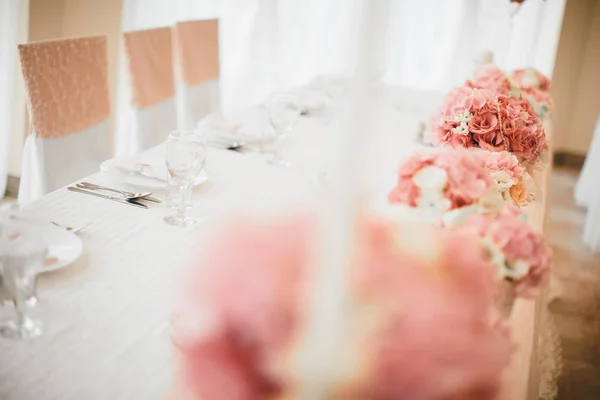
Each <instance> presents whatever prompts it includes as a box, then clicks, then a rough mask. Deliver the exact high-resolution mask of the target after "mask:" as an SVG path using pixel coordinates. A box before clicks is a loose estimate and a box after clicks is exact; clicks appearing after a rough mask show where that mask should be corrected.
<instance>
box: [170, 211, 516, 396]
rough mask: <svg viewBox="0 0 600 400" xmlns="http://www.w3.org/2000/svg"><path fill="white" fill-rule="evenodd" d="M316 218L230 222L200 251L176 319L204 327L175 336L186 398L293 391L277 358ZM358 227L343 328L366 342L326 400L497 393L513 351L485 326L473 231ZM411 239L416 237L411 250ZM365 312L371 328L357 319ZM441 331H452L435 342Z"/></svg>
mask: <svg viewBox="0 0 600 400" xmlns="http://www.w3.org/2000/svg"><path fill="white" fill-rule="evenodd" d="M315 222H316V221H315V219H314V218H311V217H300V218H291V219H284V220H280V221H277V222H276V223H270V224H269V223H267V224H266V223H256V222H250V221H238V222H237V223H236V224H235V225H233V226H231V227H230V228H229V229H227V230H226V231H225V232H224V234H223V235H220V236H217V237H216V238H215V242H214V243H213V245H212V246H210V247H209V248H208V251H206V252H204V253H203V255H202V259H201V260H202V266H203V267H202V268H198V269H195V270H196V271H200V273H198V274H193V275H192V276H191V277H187V281H186V291H185V292H187V295H188V296H187V305H186V309H187V312H188V314H187V317H186V318H192V319H193V318H194V317H198V316H203V317H202V318H201V319H203V320H204V329H203V330H202V331H201V333H199V334H197V335H189V334H188V335H187V338H186V340H185V341H182V340H179V341H177V345H178V347H179V348H180V350H181V356H182V360H183V370H182V371H183V373H184V374H185V378H186V379H185V380H184V382H185V383H186V384H187V389H189V390H188V391H189V392H191V394H192V395H193V396H194V397H193V398H197V399H200V398H202V399H206V400H211V399H224V398H226V399H231V400H237V399H240V400H246V399H248V400H249V399H261V398H278V397H286V396H292V397H293V394H295V393H297V391H298V386H297V385H298V383H297V382H298V381H297V377H296V375H295V373H294V371H293V370H291V369H290V368H289V364H288V363H286V362H285V361H286V360H287V359H288V358H289V356H290V355H292V354H294V351H295V349H296V345H297V340H298V338H299V337H301V336H299V335H300V333H301V332H302V331H303V324H304V322H305V318H304V317H303V315H305V314H304V312H305V310H306V309H307V305H308V303H307V300H308V296H309V295H310V288H311V286H310V285H309V282H310V276H311V274H310V271H311V268H310V265H311V264H310V262H309V260H310V253H311V251H310V249H311V248H312V240H313V239H314V238H315V236H316V235H315V233H316V224H315ZM359 227H360V231H359V232H360V235H361V236H360V239H359V242H358V243H357V245H356V246H355V253H354V254H355V258H354V262H353V265H352V266H350V267H349V268H348V273H349V284H350V290H351V296H352V297H353V299H354V300H355V301H354V302H353V303H352V304H353V305H354V307H356V308H355V309H354V312H351V313H350V314H349V317H350V321H349V322H350V323H351V324H352V326H354V327H355V330H359V331H361V332H362V335H361V337H362V338H363V339H364V340H362V341H361V342H360V343H362V345H358V346H356V345H352V344H351V343H352V342H348V346H352V347H348V350H349V351H353V352H355V354H356V356H357V357H356V358H355V360H356V364H355V365H353V369H354V371H356V372H357V374H356V375H344V376H342V377H341V379H340V381H339V382H337V387H336V388H334V391H333V392H334V393H335V394H334V395H333V396H334V397H335V398H343V399H346V398H368V399H381V400H384V399H406V400H442V399H443V400H459V399H465V398H477V399H479V400H486V399H490V400H491V399H493V398H495V397H496V395H497V392H498V390H499V386H500V375H501V373H502V370H503V369H504V368H505V367H506V365H507V364H508V361H509V357H510V352H511V349H512V346H511V345H510V343H509V341H508V337H507V332H505V331H502V330H501V329H497V328H495V327H494V326H492V324H490V320H489V317H490V312H491V309H492V307H493V290H494V285H493V280H492V276H491V271H490V269H489V268H486V267H485V258H484V256H483V254H482V252H481V249H480V248H479V246H478V245H477V243H478V241H477V239H476V235H473V234H472V233H469V232H459V233H455V232H452V233H449V232H446V231H442V230H432V229H429V228H427V227H423V226H422V225H418V226H404V227H401V228H400V230H398V227H397V226H395V225H394V226H392V225H389V224H387V223H385V222H382V221H367V220H364V219H363V220H361V221H360V223H359ZM415 237H416V238H426V240H425V241H424V242H422V243H417V244H420V245H421V246H415V241H414V238H415ZM421 247H424V248H421ZM231 249H236V251H231ZM365 311H368V312H369V313H370V314H369V315H370V317H369V318H367V320H368V321H371V322H372V323H367V324H365V323H363V322H364V317H365ZM209 316H210V318H209ZM183 318H184V316H181V317H180V319H183ZM440 326H446V327H451V329H447V330H446V331H445V332H444V335H441V336H440V335H439V329H437V328H438V327H440ZM345 340H346V338H345V337H341V338H340V341H345ZM431 382H435V385H432V384H431Z"/></svg>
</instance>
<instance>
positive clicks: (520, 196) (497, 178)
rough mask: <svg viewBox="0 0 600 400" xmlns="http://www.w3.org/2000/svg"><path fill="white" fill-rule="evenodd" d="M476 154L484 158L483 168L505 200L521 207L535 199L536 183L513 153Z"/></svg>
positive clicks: (484, 152) (486, 152)
mask: <svg viewBox="0 0 600 400" xmlns="http://www.w3.org/2000/svg"><path fill="white" fill-rule="evenodd" d="M478 155H479V156H480V157H482V158H483V159H484V160H485V168H486V169H487V170H488V172H489V173H490V175H491V177H492V179H493V180H494V182H495V183H496V188H497V189H498V192H499V193H500V194H501V195H502V198H503V199H504V200H505V201H507V202H509V203H510V204H512V205H514V206H516V207H523V206H526V205H528V204H529V203H531V202H532V201H534V200H535V198H536V191H537V187H536V184H535V182H534V180H533V178H532V177H531V175H530V174H529V173H528V172H527V170H526V169H525V168H524V167H522V166H521V164H519V160H518V159H517V157H516V156H515V155H514V154H511V153H509V152H507V151H500V152H489V151H481V152H479V153H478Z"/></svg>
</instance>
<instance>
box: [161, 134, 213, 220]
mask: <svg viewBox="0 0 600 400" xmlns="http://www.w3.org/2000/svg"><path fill="white" fill-rule="evenodd" d="M165 160H166V165H167V171H168V174H167V180H168V182H167V185H169V188H167V190H168V191H169V193H170V194H173V191H174V190H173V189H176V191H175V192H176V193H175V195H176V197H175V198H174V199H173V198H171V199H172V200H173V204H175V205H176V211H175V213H174V214H172V215H168V216H166V217H165V218H164V220H165V222H166V223H167V224H169V225H173V226H180V227H189V226H194V225H196V224H197V223H198V221H197V220H195V219H194V218H192V217H191V216H190V215H189V209H190V208H191V207H192V205H191V203H192V202H191V198H192V189H193V187H194V181H195V180H196V177H197V176H198V174H199V173H200V171H202V168H203V167H204V162H205V161H206V137H205V136H204V135H203V134H202V133H200V132H199V131H174V132H171V133H170V134H169V138H168V139H167V144H166V155H165Z"/></svg>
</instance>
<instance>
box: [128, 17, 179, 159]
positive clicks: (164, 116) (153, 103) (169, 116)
mask: <svg viewBox="0 0 600 400" xmlns="http://www.w3.org/2000/svg"><path fill="white" fill-rule="evenodd" d="M123 39H124V44H125V52H126V55H127V62H128V67H129V76H128V77H127V79H128V80H129V83H130V93H131V105H132V107H130V109H129V113H128V115H126V118H127V120H128V124H127V127H128V129H127V130H125V131H124V132H120V133H119V134H120V135H125V136H126V137H119V138H117V142H118V143H120V144H123V145H122V147H123V148H124V149H125V150H120V151H119V153H120V154H128V155H134V154H137V153H138V152H140V151H142V150H145V149H148V148H150V147H153V146H156V145H158V144H160V143H162V142H163V141H165V140H166V138H167V136H168V135H169V132H171V131H173V130H174V129H177V112H176V104H175V82H174V74H173V61H172V58H173V57H172V54H173V51H172V45H171V29H170V28H158V29H148V30H142V31H133V32H127V33H124V34H123Z"/></svg>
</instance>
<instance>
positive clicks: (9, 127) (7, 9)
mask: <svg viewBox="0 0 600 400" xmlns="http://www.w3.org/2000/svg"><path fill="white" fill-rule="evenodd" d="M19 1H20V0H2V1H0V88H1V90H0V199H1V198H2V197H4V192H5V190H6V180H7V176H8V163H9V160H10V154H9V150H10V147H11V146H10V139H11V136H12V135H13V130H14V129H15V118H14V113H15V108H14V107H13V104H14V100H15V88H16V79H15V78H16V74H17V65H18V62H17V54H18V53H17V41H18V32H19V31H18V23H19V10H20V8H19Z"/></svg>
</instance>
